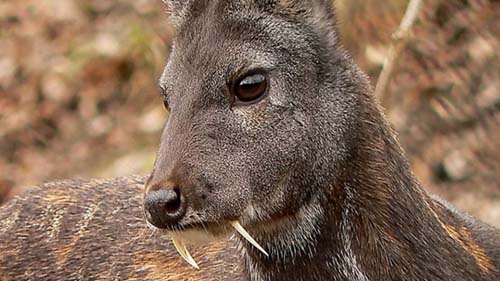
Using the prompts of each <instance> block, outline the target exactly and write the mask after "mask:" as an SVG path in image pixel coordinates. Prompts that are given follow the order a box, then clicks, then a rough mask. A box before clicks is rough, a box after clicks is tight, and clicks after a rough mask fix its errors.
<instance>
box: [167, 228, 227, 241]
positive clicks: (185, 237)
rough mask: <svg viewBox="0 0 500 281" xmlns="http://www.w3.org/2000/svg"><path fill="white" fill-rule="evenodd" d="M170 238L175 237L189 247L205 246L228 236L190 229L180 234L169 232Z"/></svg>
mask: <svg viewBox="0 0 500 281" xmlns="http://www.w3.org/2000/svg"><path fill="white" fill-rule="evenodd" d="M167 235H169V236H171V237H172V236H175V237H178V238H180V239H182V241H184V243H186V244H187V245H205V244H208V243H211V242H215V241H219V240H222V239H223V238H224V237H225V236H226V235H225V234H222V233H217V234H214V233H211V232H208V231H205V230H198V229H189V230H185V231H180V232H167Z"/></svg>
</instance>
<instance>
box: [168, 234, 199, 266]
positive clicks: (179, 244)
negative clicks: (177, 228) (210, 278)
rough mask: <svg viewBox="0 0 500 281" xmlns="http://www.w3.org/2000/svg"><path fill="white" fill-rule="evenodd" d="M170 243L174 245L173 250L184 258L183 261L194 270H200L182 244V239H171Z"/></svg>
mask: <svg viewBox="0 0 500 281" xmlns="http://www.w3.org/2000/svg"><path fill="white" fill-rule="evenodd" d="M172 242H173V243H174V246H175V249H176V250H177V252H178V253H179V254H180V255H181V256H182V257H183V258H184V260H185V261H186V262H187V263H189V264H190V265H191V266H192V267H194V268H196V269H200V267H199V266H198V264H197V263H196V261H195V260H194V259H193V257H192V256H191V254H190V253H189V251H188V250H187V248H186V244H184V241H182V239H179V238H177V237H172Z"/></svg>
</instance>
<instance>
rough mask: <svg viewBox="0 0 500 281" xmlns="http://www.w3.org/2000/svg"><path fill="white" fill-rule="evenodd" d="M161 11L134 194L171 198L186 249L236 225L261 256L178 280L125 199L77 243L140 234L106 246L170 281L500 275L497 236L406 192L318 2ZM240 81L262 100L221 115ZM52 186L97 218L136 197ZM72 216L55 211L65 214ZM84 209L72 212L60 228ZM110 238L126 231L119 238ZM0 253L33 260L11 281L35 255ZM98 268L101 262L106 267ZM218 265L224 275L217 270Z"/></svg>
mask: <svg viewBox="0 0 500 281" xmlns="http://www.w3.org/2000/svg"><path fill="white" fill-rule="evenodd" d="M166 2H167V4H168V5H169V7H170V9H171V15H172V19H173V20H174V21H175V23H176V29H177V36H176V38H175V40H174V45H173V50H172V53H171V57H170V59H169V62H168V64H167V66H166V67H165V71H164V74H163V75H162V77H161V79H160V87H161V88H162V94H163V95H164V98H165V99H166V101H167V102H168V104H169V106H170V109H171V112H170V116H169V120H168V121H167V124H166V126H165V131H164V134H163V136H162V140H161V144H160V147H159V150H158V155H157V159H156V163H155V168H154V171H153V172H152V174H151V176H150V177H149V179H148V181H147V184H146V194H148V192H151V191H155V190H157V189H161V188H164V187H165V186H172V185H174V186H176V187H177V188H179V190H180V191H181V192H182V195H183V196H184V198H185V200H186V202H187V210H186V213H185V215H184V216H183V217H182V219H181V220H180V221H179V222H178V223H177V224H176V225H175V226H174V227H173V229H176V230H185V231H189V233H190V238H191V237H192V236H193V233H194V236H198V237H195V238H204V237H205V236H207V234H208V233H209V234H210V236H216V237H218V236H221V237H223V235H224V234H228V233H229V227H227V226H228V224H229V222H231V221H234V220H239V221H240V222H241V224H242V225H243V226H244V227H245V228H246V229H247V230H248V232H249V233H250V234H251V235H252V236H253V237H254V238H255V240H257V242H259V244H260V245H262V246H263V247H264V249H265V250H266V251H267V252H268V253H269V257H267V256H265V255H264V254H262V253H261V252H259V251H257V250H256V249H255V248H253V247H252V246H251V245H250V244H249V243H248V242H246V241H245V240H243V239H240V238H237V243H236V244H237V245H235V244H234V243H233V242H232V240H230V242H226V243H227V244H221V243H223V242H218V243H216V244H210V245H212V246H209V247H205V248H203V247H202V248H200V249H201V251H200V250H198V251H195V252H194V253H193V257H194V258H195V259H199V260H201V261H203V262H200V266H201V271H200V272H198V271H196V270H194V269H192V272H188V271H186V270H184V269H181V268H180V267H182V266H181V265H180V264H179V262H182V260H181V259H180V258H178V259H176V260H174V259H173V258H172V254H173V249H172V247H171V246H170V245H167V244H166V243H165V244H157V243H160V242H159V241H157V240H156V239H155V238H153V237H145V236H143V235H136V234H137V231H138V230H139V229H140V227H141V226H140V225H139V217H140V216H139V214H140V211H139V209H140V208H139V207H138V206H136V205H135V204H137V201H133V202H131V203H132V204H131V206H130V207H131V208H130V210H129V211H130V212H131V213H130V215H123V214H121V213H120V212H119V211H118V212H116V213H114V212H111V211H110V212H107V213H105V214H106V216H104V217H102V218H101V219H100V220H99V221H96V223H97V222H99V223H101V224H102V223H108V224H111V225H107V226H108V227H104V228H92V229H89V232H90V234H88V235H90V236H89V237H99V235H104V237H106V236H107V235H111V236H112V235H115V234H113V233H115V232H119V233H120V234H119V236H117V238H116V239H118V240H120V239H123V240H125V241H127V237H129V238H130V239H132V238H131V237H140V238H138V239H137V240H136V241H140V242H141V243H145V244H139V246H138V248H135V247H128V246H125V247H121V249H122V250H123V253H122V254H123V255H125V256H129V255H133V256H143V255H144V251H146V252H147V251H152V250H151V248H154V249H157V248H158V245H162V246H164V248H165V253H163V254H162V255H164V256H163V258H160V257H159V259H161V260H162V261H164V263H157V264H155V265H156V266H159V265H160V264H161V266H162V267H161V268H162V270H164V274H165V275H166V276H169V274H171V275H172V274H174V275H175V276H177V277H178V278H180V279H184V280H188V279H189V278H193V276H194V278H203V280H205V279H211V280H221V279H227V280H235V278H236V279H245V280H255V281H261V280H262V281H264V280H265V281H267V280H372V281H373V280H403V281H404V280H429V281H430V280H498V279H499V278H500V271H499V267H500V232H499V230H498V229H495V228H494V227H491V226H488V225H486V224H484V223H481V222H479V221H477V220H474V219H473V218H470V217H469V216H467V215H465V214H463V213H461V212H459V211H457V210H455V209H453V208H452V207H451V206H449V205H448V204H447V203H446V202H443V201H442V200H439V199H437V198H435V197H433V196H432V195H430V194H428V193H427V192H425V191H424V190H423V189H422V188H421V187H420V184H419V183H418V182H417V180H416V179H415V178H414V176H413V174H412V172H411V170H410V167H409V164H408V161H407V159H406V157H405V156H404V153H403V151H402V149H401V147H400V146H399V143H398V141H397V139H396V137H395V134H394V132H393V131H392V129H391V127H390V126H389V124H388V123H387V121H386V120H385V118H384V116H383V114H382V111H381V109H380V108H379V106H378V104H377V102H376V101H375V99H374V97H373V92H372V89H371V87H370V85H369V83H368V79H367V78H366V76H365V75H364V74H363V73H362V72H361V71H360V70H359V69H358V67H357V66H356V65H355V64H354V63H353V62H352V60H351V59H350V58H349V56H348V55H347V54H346V53H345V51H344V50H343V49H342V47H341V46H340V43H339V42H338V39H337V31H336V29H335V16H334V13H333V12H332V7H331V3H330V1H327V0H312V1H306V0H235V1H227V0H226V1H225V0H213V1H208V0H186V1H180V0H170V1H166ZM256 70H258V71H260V72H263V73H265V74H266V77H267V78H268V80H269V90H268V93H267V95H266V96H265V98H263V99H261V100H260V101H259V102H257V103H253V104H249V105H242V104H237V103H235V102H234V97H232V94H231V91H230V88H231V87H230V85H232V83H233V82H234V81H235V80H237V79H238V78H239V77H241V76H242V75H244V74H245V73H248V72H253V71H256ZM65 185H68V187H70V186H72V187H73V188H74V189H75V190H76V191H73V192H77V194H79V195H76V196H77V197H78V196H80V197H81V198H82V200H83V201H82V202H91V201H94V200H95V201H96V202H102V203H101V205H103V206H106V208H111V209H113V206H115V204H118V205H119V204H123V200H125V201H127V199H126V198H136V197H134V196H133V195H131V194H130V190H129V187H128V186H130V184H129V183H123V184H121V185H123V186H125V187H124V190H129V191H127V192H126V191H122V190H121V189H120V188H119V186H120V183H119V181H118V183H117V182H116V181H111V182H109V183H107V184H106V183H101V184H94V185H93V188H92V191H89V193H90V194H88V195H83V194H85V191H82V190H81V189H79V188H78V183H74V184H70V183H65V184H64V183H63V184H60V185H59V188H63V187H64V186H65ZM106 185H111V186H112V187H114V188H108V187H106ZM101 187H102V190H101V191H97V190H98V188H101ZM52 189H54V188H49V189H48V191H43V190H42V191H37V192H38V193H37V192H34V193H31V194H28V195H26V196H25V197H23V198H24V199H17V200H15V201H13V203H10V204H9V205H7V207H6V208H4V209H2V212H1V213H0V214H1V216H2V217H4V218H3V219H2V221H4V220H5V221H7V222H9V221H16V223H15V225H16V228H17V224H19V221H18V220H14V219H13V218H12V217H13V216H14V217H15V215H10V214H9V213H8V212H9V211H11V210H13V211H14V214H18V215H17V216H19V215H23V214H24V213H27V215H29V214H31V212H30V207H29V204H28V203H23V202H25V201H27V202H30V201H34V202H35V203H36V204H35V206H36V207H34V210H35V211H36V210H38V209H40V208H41V209H43V208H42V206H44V205H43V202H39V200H38V199H33V198H37V196H38V197H41V198H42V201H43V197H44V196H46V195H44V194H45V193H46V192H49V191H50V190H52ZM110 190H112V191H110ZM99 193H101V194H99ZM36 194H39V195H36ZM71 198H72V197H70V198H69V199H71ZM69 199H68V200H69ZM37 202H38V203H37ZM75 204H76V203H75V202H69V203H67V206H68V207H70V208H76V207H77V206H76V207H75ZM84 205H85V204H84ZM13 206H14V207H13ZM64 206H66V205H64ZM55 210H59V208H56V209H55ZM96 210H97V211H99V210H100V209H96ZM84 213H85V211H84V210H82V209H79V210H77V211H72V212H69V213H67V212H64V214H62V215H61V216H62V217H63V218H66V216H78V215H82V214H84ZM29 218H32V219H33V217H32V216H31V217H29ZM42 218H43V219H45V217H44V216H43V215H42ZM108 219H109V220H108ZM90 222H92V220H91V221H90ZM133 222H135V223H133ZM64 225H65V224H63V226H64ZM78 225H79V224H76V222H75V224H74V225H73V227H75V229H76V228H78V227H79V226H78ZM125 225H126V227H124V226H125ZM25 227H26V229H25V230H24V231H22V232H20V233H22V234H23V235H28V236H29V237H33V239H35V240H34V241H38V240H40V241H46V240H44V239H48V238H45V237H44V234H45V236H47V235H49V234H50V233H51V232H50V231H49V230H48V229H45V228H35V227H33V226H25ZM66 227H67V228H63V229H68V230H67V231H70V230H72V228H70V226H66ZM80 227H81V223H80ZM115 227H116V228H115ZM142 227H143V226H142ZM7 229H8V230H7V231H6V232H4V233H5V234H3V236H2V234H1V233H0V236H1V237H2V241H14V242H11V243H10V244H9V245H20V241H21V240H22V239H21V240H19V239H20V238H19V237H24V236H19V237H17V238H16V235H14V234H13V233H14V232H12V229H13V228H7ZM9 229H10V230H9ZM124 231H125V232H127V231H128V233H127V234H126V236H121V235H124V234H123V233H124ZM70 233H71V232H70ZM94 233H96V234H95V235H96V236H93V235H94ZM83 235H85V234H83ZM116 235H118V234H116ZM178 235H180V236H182V232H181V233H180V234H178ZM71 237H73V236H71ZM112 237H115V236H112ZM15 239H18V240H15ZM37 239H38V240H37ZM113 239H114V238H113ZM133 239H135V238H133ZM186 239H187V238H186ZM27 241H33V240H31V239H30V240H27ZM55 241H59V240H58V239H57V238H56V240H54V242H52V243H49V245H52V246H54V245H58V242H55ZM79 241H81V240H78V242H79ZM113 241H114V240H113ZM5 245H8V244H7V243H6V244H5ZM21 245H22V244H21ZM88 245H94V247H97V248H99V247H108V246H107V241H106V242H104V241H97V242H96V241H94V240H89V241H87V244H86V243H83V242H82V244H77V246H76V248H71V249H72V250H71V251H74V253H75V254H77V255H76V258H75V260H73V261H72V263H71V264H75V265H79V266H80V268H81V269H82V270H84V271H85V270H87V271H88V270H90V271H92V270H91V269H92V267H93V266H94V264H96V261H99V260H100V259H103V257H105V256H104V254H105V253H100V252H99V251H85V249H86V246H88ZM126 245H128V244H126ZM221 245H227V248H226V249H225V250H224V251H222V252H221V253H219V254H218V256H217V257H213V256H211V254H210V253H213V251H210V249H211V247H215V248H217V247H219V248H217V249H222V248H224V247H225V246H221ZM235 247H237V248H238V250H236V249H235ZM167 248H169V249H168V250H166V249H167ZM9 249H10V250H11V251H13V250H16V251H17V249H22V250H20V251H18V252H16V253H17V256H21V257H22V256H25V255H27V256H29V257H35V259H36V260H33V259H30V260H28V261H23V262H15V261H12V260H10V259H3V260H2V263H1V264H2V265H3V264H9V261H10V262H11V263H10V265H11V266H12V265H14V266H15V267H16V268H17V267H18V268H20V270H21V271H22V269H23V268H24V269H26V268H29V266H30V265H31V266H33V264H36V262H40V261H38V257H40V256H39V255H42V254H47V253H45V251H42V252H43V253H40V254H37V253H38V251H35V253H29V252H27V249H24V248H22V247H11V246H6V249H2V251H7V250H9ZM148 249H149V250H148ZM46 251H50V249H47V250H46ZM203 251H207V253H203ZM112 252H113V251H112ZM35 254H36V255H35ZM30 255H33V256H30ZM93 255H95V257H94V256H93ZM218 259H220V260H218ZM104 260H105V262H104V263H103V264H104V265H105V266H110V263H112V259H110V260H107V259H104ZM35 261H36V262H35ZM6 262H7V263H6ZM86 262H87V263H86ZM155 262H158V261H155ZM174 263H175V264H174ZM137 264H141V265H144V262H142V263H141V261H138V260H136V259H133V260H132V259H131V260H129V262H128V263H126V262H125V263H124V264H119V265H118V266H122V267H124V268H130V267H133V266H136V265H137ZM64 265H65V264H64V263H62V266H61V267H60V270H61V271H62V272H64V270H65V268H66V267H65V266H64ZM230 265H231V266H233V267H232V268H234V270H230V272H229V273H228V272H226V271H225V269H227V267H228V266H230ZM218 266H219V267H218ZM95 267H97V266H95ZM0 268H2V267H1V266H0ZM146 268H148V267H147V266H146ZM156 268H158V267H156ZM182 268H183V267H182ZM37 269H39V270H40V273H39V274H40V275H35V276H47V275H41V272H43V270H47V269H46V268H45V267H40V266H37ZM124 270H125V269H124ZM148 270H149V269H148ZM21 271H20V272H21ZM177 273H179V274H177ZM180 273H182V274H183V275H182V277H179V276H181V275H180ZM35 274H38V273H35ZM58 274H62V273H60V272H59V273H58ZM191 274H192V275H191ZM196 274H199V275H196ZM203 274H204V275H203ZM231 274H233V275H231ZM240 274H241V275H240ZM171 275H170V276H171ZM14 276H16V275H14ZM59 276H61V275H59ZM166 280H169V279H166ZM173 280H178V279H173Z"/></svg>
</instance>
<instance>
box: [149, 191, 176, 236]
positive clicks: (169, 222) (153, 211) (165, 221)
mask: <svg viewBox="0 0 500 281" xmlns="http://www.w3.org/2000/svg"><path fill="white" fill-rule="evenodd" d="M185 201H186V200H185V198H184V196H182V194H181V192H180V190H179V189H178V188H173V189H170V188H169V189H159V190H154V191H150V192H148V193H147V194H146V196H145V197H144V208H145V210H146V218H147V220H148V221H149V222H150V223H151V224H152V225H154V226H156V227H158V228H162V229H165V228H169V227H171V226H173V225H175V224H176V223H178V222H179V221H180V220H181V219H182V217H183V216H184V215H185V213H186V202H185Z"/></svg>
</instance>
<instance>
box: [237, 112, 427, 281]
mask: <svg viewBox="0 0 500 281" xmlns="http://www.w3.org/2000/svg"><path fill="white" fill-rule="evenodd" d="M382 122H384V121H382ZM377 130H379V131H378V132H377V134H373V133H374V132H370V130H367V132H369V133H370V134H371V136H369V137H368V136H362V137H361V138H360V140H359V145H357V146H356V147H355V148H354V150H353V152H352V154H351V157H352V158H351V159H348V160H347V161H345V163H342V167H339V166H337V167H332V170H335V171H334V172H333V171H332V174H334V175H335V177H334V179H331V181H330V185H329V186H317V188H316V189H317V190H328V192H327V193H324V194H318V196H312V198H311V199H310V200H309V202H307V204H305V205H304V206H303V207H302V208H301V209H300V210H299V211H298V212H297V213H296V214H294V215H293V216H290V217H287V218H285V219H283V220H281V221H280V222H279V223H277V224H276V225H275V226H274V227H273V228H272V229H271V230H269V229H267V230H265V231H262V230H261V231H256V233H252V234H253V235H255V238H256V239H257V241H258V242H259V243H261V244H262V245H263V246H264V248H266V249H267V250H268V252H269V257H266V256H264V255H263V254H261V253H259V252H258V251H257V250H255V249H254V248H253V247H252V246H250V245H248V244H246V243H244V242H241V243H242V244H243V256H244V260H245V268H246V274H247V279H248V280H361V281H363V280H375V279H373V278H374V277H377V278H378V277H381V278H387V280H390V275H391V274H392V273H390V272H389V271H390V270H393V269H392V265H394V264H401V265H403V266H405V264H404V263H406V262H409V261H410V260H411V259H408V257H401V256H397V255H396V256H391V255H394V254H395V253H398V251H399V250H401V248H410V247H412V246H413V245H411V242H408V241H411V239H412V237H419V236H421V235H422V231H421V229H426V228H429V226H427V225H423V224H425V223H427V222H425V221H432V222H433V221H434V220H430V219H427V218H429V216H430V213H429V212H428V211H427V210H428V209H429V206H428V205H427V204H428V202H427V201H428V196H427V194H426V193H425V192H424V191H423V190H422V189H421V188H420V187H419V185H418V183H417V182H416V180H415V179H414V177H413V176H412V173H411V171H410V169H409V165H408V163H407V160H406V158H405V156H404V155H403V153H402V150H401V149H400V147H399V145H398V144H397V142H396V140H395V139H394V137H393V136H392V133H391V131H390V129H389V127H381V128H378V129H377ZM365 137H366V138H365ZM367 142H371V143H367ZM375 143H376V146H375ZM339 171H341V172H339ZM317 176H318V175H317ZM323 176H327V175H323ZM332 182H333V184H332ZM321 184H324V183H321ZM423 221H424V222H425V223H423ZM431 227H434V226H431ZM413 239H414V238H413ZM391 259H392V260H391ZM389 261H390V262H392V264H390V262H389ZM388 270H389V271H388ZM376 280H383V279H376ZM384 280H385V279H384Z"/></svg>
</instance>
